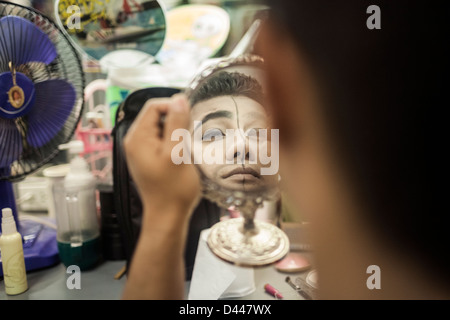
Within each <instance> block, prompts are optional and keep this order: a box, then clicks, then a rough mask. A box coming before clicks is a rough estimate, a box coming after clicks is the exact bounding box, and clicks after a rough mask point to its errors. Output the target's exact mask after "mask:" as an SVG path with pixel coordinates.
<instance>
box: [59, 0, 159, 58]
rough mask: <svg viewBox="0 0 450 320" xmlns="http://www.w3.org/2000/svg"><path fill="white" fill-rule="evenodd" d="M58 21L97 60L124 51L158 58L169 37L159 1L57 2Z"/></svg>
mask: <svg viewBox="0 0 450 320" xmlns="http://www.w3.org/2000/svg"><path fill="white" fill-rule="evenodd" d="M55 17H56V22H57V23H58V24H59V26H60V27H61V28H62V29H64V30H66V31H67V33H68V34H69V35H70V38H71V39H72V41H73V43H74V44H75V45H76V46H77V47H78V48H79V49H80V50H81V51H82V52H85V53H86V54H87V55H88V56H90V57H91V58H93V59H95V60H100V59H101V58H103V57H104V56H105V55H106V54H108V53H110V52H113V51H116V50H123V49H127V50H137V51H142V52H145V53H147V54H149V55H151V56H155V55H156V54H157V53H158V52H159V50H160V49H161V47H162V45H163V43H164V39H165V34H166V19H165V14H164V11H163V9H162V8H161V5H160V4H159V2H158V1H157V0H133V1H130V0H107V1H92V0H76V1H65V0H57V1H55Z"/></svg>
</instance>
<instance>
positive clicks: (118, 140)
mask: <svg viewBox="0 0 450 320" xmlns="http://www.w3.org/2000/svg"><path fill="white" fill-rule="evenodd" d="M179 92H180V90H179V89H175V88H165V87H153V88H145V89H140V90H137V91H134V92H132V93H131V94H129V95H128V97H127V98H126V99H125V101H123V102H122V103H121V105H120V106H119V109H118V111H117V115H116V125H115V126H114V129H113V132H112V137H113V176H114V205H115V207H116V211H117V219H118V222H119V225H120V228H121V232H122V237H123V245H124V249H125V257H126V261H127V267H128V266H129V264H130V262H131V259H132V256H133V253H134V249H135V247H136V243H137V240H138V237H139V232H140V229H141V221H142V203H141V200H140V198H139V195H138V193H137V190H136V186H135V184H134V182H133V180H132V179H131V176H130V174H129V172H128V167H127V163H126V159H125V154H124V151H123V139H124V137H125V135H126V133H127V132H128V129H129V128H130V126H131V124H132V123H133V121H134V119H135V118H136V116H137V115H138V114H139V112H140V110H141V108H142V107H143V106H144V104H145V102H146V101H147V100H149V99H151V98H166V97H171V96H172V95H174V94H176V93H179ZM219 218H220V209H219V207H217V206H216V205H215V204H213V203H211V202H209V201H208V200H206V199H203V200H201V201H200V203H199V205H198V206H197V208H196V209H195V210H194V212H193V214H192V217H191V220H190V225H189V232H188V239H187V243H186V249H185V265H186V279H187V280H190V279H191V276H192V270H193V267H194V262H195V255H196V252H197V246H198V240H199V236H200V232H201V231H202V230H204V229H207V228H209V227H211V226H212V225H213V224H215V223H216V222H218V221H219ZM150 263H152V262H151V261H149V264H150ZM127 269H129V268H127Z"/></svg>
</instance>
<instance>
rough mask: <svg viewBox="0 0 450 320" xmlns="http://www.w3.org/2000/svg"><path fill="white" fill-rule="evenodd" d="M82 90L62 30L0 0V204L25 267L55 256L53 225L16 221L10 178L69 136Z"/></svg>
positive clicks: (50, 154) (35, 165)
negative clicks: (19, 240) (18, 237)
mask: <svg viewBox="0 0 450 320" xmlns="http://www.w3.org/2000/svg"><path fill="white" fill-rule="evenodd" d="M83 91H84V75H83V69H82V66H81V62H80V60H79V57H78V55H77V52H76V50H75V49H74V48H73V46H72V45H71V42H70V41H69V39H68V38H67V37H66V36H65V35H64V33H63V32H61V30H60V29H59V28H58V27H57V26H56V25H55V24H54V23H53V22H52V21H51V20H50V19H49V18H47V17H45V16H44V15H42V14H41V13H39V12H38V11H35V10H33V9H30V8H27V7H23V6H20V5H17V4H13V3H9V2H3V1H0V209H2V208H11V209H12V210H13V213H14V218H15V220H16V224H17V226H18V229H19V232H20V233H21V234H22V237H23V239H24V242H23V243H24V255H25V266H26V269H27V270H34V269H40V268H43V267H46V266H49V265H53V264H55V263H57V262H58V261H59V259H58V249H57V242H56V230H54V229H51V228H48V227H45V226H44V225H43V224H41V223H36V222H33V221H21V222H20V221H19V219H18V214H17V209H16V204H15V197H14V193H13V186H12V182H14V181H18V180H20V179H22V178H24V177H25V176H26V175H27V174H29V173H32V172H34V171H36V170H37V169H39V168H40V167H42V166H43V165H44V164H46V163H48V162H49V161H50V160H52V159H53V158H54V157H55V156H56V155H57V153H58V152H59V150H58V146H59V145H60V144H63V143H67V142H68V141H69V140H70V139H71V137H72V135H73V133H74V131H75V128H76V126H77V123H78V122H79V120H80V117H81V113H82V109H83ZM0 231H1V229H0ZM0 271H1V269H0Z"/></svg>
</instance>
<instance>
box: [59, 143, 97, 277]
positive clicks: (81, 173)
mask: <svg viewBox="0 0 450 320" xmlns="http://www.w3.org/2000/svg"><path fill="white" fill-rule="evenodd" d="M64 148H67V149H69V153H70V154H71V155H72V156H73V158H72V160H71V161H70V170H69V173H68V174H67V175H66V177H65V179H64V196H65V203H66V206H65V210H61V211H60V212H56V222H57V240H58V250H59V256H60V259H61V261H62V262H63V263H64V264H65V265H66V266H70V265H77V266H78V267H79V268H80V269H81V270H87V269H91V268H92V267H94V266H95V265H96V264H97V263H98V261H99V260H100V256H101V246H100V227H99V221H98V217H97V204H96V203H97V197H96V179H95V177H94V175H93V174H92V172H91V171H90V170H89V165H88V163H87V162H86V160H85V159H84V158H83V157H82V156H80V153H82V152H83V151H84V145H83V142H82V141H72V142H70V143H69V144H67V145H65V146H63V147H62V149H64Z"/></svg>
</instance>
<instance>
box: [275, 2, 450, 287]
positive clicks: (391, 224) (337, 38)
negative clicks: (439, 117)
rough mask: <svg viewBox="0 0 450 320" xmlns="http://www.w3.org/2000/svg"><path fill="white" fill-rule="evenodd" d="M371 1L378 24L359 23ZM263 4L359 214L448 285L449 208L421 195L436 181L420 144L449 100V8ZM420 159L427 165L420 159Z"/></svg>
mask: <svg viewBox="0 0 450 320" xmlns="http://www.w3.org/2000/svg"><path fill="white" fill-rule="evenodd" d="M370 5H377V6H378V7H379V8H380V10H381V16H380V17H381V29H369V28H368V27H367V24H366V22H367V20H368V18H369V17H370V15H371V14H370V13H367V9H368V7H369V6H370ZM269 6H271V8H272V18H273V19H275V21H276V24H277V25H278V26H280V30H284V31H285V32H286V33H287V34H288V36H289V37H290V38H291V39H293V40H294V42H295V44H296V45H297V47H298V48H299V50H300V52H301V53H302V56H304V57H305V59H306V61H307V62H308V63H309V64H310V66H311V70H313V74H314V77H315V79H316V81H317V82H318V86H319V90H321V92H320V93H321V97H322V98H323V99H324V100H323V101H322V105H321V107H322V109H321V110H320V112H321V114H322V117H323V119H324V121H325V124H326V128H327V130H328V131H329V136H330V137H332V139H333V148H334V151H335V154H336V159H337V161H338V164H339V165H340V168H341V169H342V170H343V172H344V173H345V175H346V177H348V180H349V181H350V184H351V186H352V187H353V190H354V191H355V194H356V195H357V197H358V200H359V201H360V203H361V204H363V205H364V208H365V209H367V210H366V212H365V213H366V216H364V217H362V219H364V220H365V221H366V222H367V223H369V224H371V225H372V226H373V227H374V228H375V229H374V230H375V231H376V232H377V235H379V238H380V241H387V243H389V245H391V246H392V247H393V248H396V249H398V252H403V253H405V254H408V255H414V256H415V257H417V258H419V259H421V260H422V261H423V265H422V267H425V268H430V267H431V268H430V269H429V270H428V271H430V272H432V273H435V274H436V275H437V276H438V277H441V280H445V281H447V284H449V283H450V259H449V258H448V254H447V252H448V250H449V248H450V235H449V224H448V216H449V215H450V214H449V212H448V211H447V210H448V209H447V210H445V209H443V208H436V205H437V202H435V201H436V200H437V198H438V197H436V199H433V201H432V200H431V198H430V197H429V195H430V192H431V191H432V190H433V192H434V190H435V188H436V186H437V185H436V184H434V183H433V182H432V181H431V177H433V175H434V174H435V173H436V174H438V175H439V174H440V172H441V173H442V171H440V170H441V168H439V167H437V160H438V159H437V157H436V153H434V154H433V153H432V152H429V153H428V154H427V153H426V151H430V149H429V147H430V143H432V142H433V141H435V139H436V138H437V137H438V135H437V134H433V135H432V136H433V137H434V138H433V140H426V138H425V133H426V132H430V130H431V128H429V127H428V126H427V124H429V121H430V120H431V119H433V118H434V119H436V112H437V110H439V109H437V108H439V107H440V106H442V101H448V99H444V95H445V93H446V90H445V89H444V83H445V84H446V83H448V74H450V73H449V72H448V59H449V55H448V51H447V50H448V49H446V48H448V43H446V42H448V34H446V30H447V26H446V24H447V23H448V21H450V20H449V10H448V8H447V7H439V6H438V5H436V4H434V3H433V4H432V5H430V6H427V5H426V4H425V3H424V2H423V1H421V2H415V1H405V0H396V1H377V0H375V1H365V0H358V1H348V0H345V1H344V0H343V1H328V0H327V1H325V0H314V1H290V0H276V1H275V0H273V1H271V0H269ZM280 36H281V35H280ZM283 36H284V35H283ZM282 59H283V52H280V60H282ZM444 77H447V82H445V81H444V79H445V78H444ZM447 90H448V89H447ZM446 104H448V102H447V103H446ZM280 130H282V128H280ZM430 133H431V132H430ZM280 134H281V132H280ZM280 137H281V136H280ZM281 143H283V141H282V140H281ZM288 143H296V142H295V141H292V142H288ZM434 152H436V151H434ZM426 158H428V161H429V160H432V161H433V163H431V164H430V165H429V166H426V165H425V164H426ZM432 173H433V175H432ZM447 198H448V196H446V197H445V198H441V199H442V200H443V199H447ZM445 207H447V205H446V206H444V208H445ZM431 270H433V271H431ZM411 281H412V280H411Z"/></svg>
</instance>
